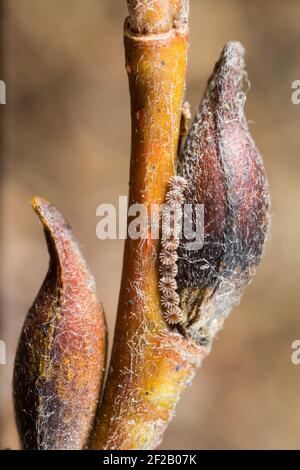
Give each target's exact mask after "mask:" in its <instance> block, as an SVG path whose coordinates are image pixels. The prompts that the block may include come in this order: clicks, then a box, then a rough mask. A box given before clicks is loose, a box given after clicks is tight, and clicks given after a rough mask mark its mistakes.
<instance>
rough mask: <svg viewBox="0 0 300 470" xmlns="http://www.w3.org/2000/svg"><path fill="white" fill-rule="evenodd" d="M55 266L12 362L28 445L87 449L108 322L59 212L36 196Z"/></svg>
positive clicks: (20, 421)
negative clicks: (86, 444)
mask: <svg viewBox="0 0 300 470" xmlns="http://www.w3.org/2000/svg"><path fill="white" fill-rule="evenodd" d="M32 205H33V208H34V210H35V211H36V213H37V214H38V216H39V218H40V220H41V222H42V224H43V226H44V232H45V237H46V241H47V245H48V250H49V255H50V264H49V270H48V273H47V276H46V278H45V280H44V283H43V285H42V287H41V289H40V291H39V293H38V295H37V298H36V299H35V301H34V303H33V305H32V307H31V309H30V310H29V313H28V315H27V317H26V319H25V323H24V326H23V330H22V334H21V338H20V341H19V346H18V350H17V355H16V360H15V367H14V403H15V413H16V419H17V426H18V430H19V434H20V439H21V442H22V447H23V448H24V449H44V450H52V449H60V450H67V449H82V448H83V447H84V445H85V443H86V440H87V438H88V435H89V432H90V430H91V426H92V422H93V419H94V415H95V411H96V406H97V402H98V399H99V394H100V389H101V384H102V380H103V372H104V366H105V355H106V325H105V319H104V314H103V311H102V307H101V305H100V304H99V303H98V300H97V298H96V293H95V283H94V279H93V277H92V275H91V274H90V273H89V271H88V268H87V266H86V263H85V261H84V259H83V257H82V255H81V253H80V251H79V248H78V245H77V243H76V241H75V240H74V238H73V234H72V232H71V229H70V227H69V226H68V224H67V222H66V220H65V219H64V217H63V216H62V215H61V214H60V212H59V211H58V210H57V209H56V208H55V207H54V206H52V205H51V204H50V203H49V202H47V201H45V200H43V199H40V198H34V199H33V201H32Z"/></svg>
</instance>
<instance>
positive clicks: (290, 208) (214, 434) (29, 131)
mask: <svg viewBox="0 0 300 470" xmlns="http://www.w3.org/2000/svg"><path fill="white" fill-rule="evenodd" d="M2 6H3V12H2V20H1V24H2V28H3V29H2V51H3V53H2V71H1V73H2V76H1V77H0V79H5V81H6V84H7V104H6V106H5V109H4V107H2V109H1V127H2V168H1V173H2V200H1V202H2V215H1V219H2V220H1V236H2V244H1V296H2V304H1V333H0V338H1V339H2V340H5V342H6V345H7V365H5V366H3V365H0V374H1V384H0V386H1V396H0V399H1V400H0V413H1V432H0V435H1V444H0V445H1V447H7V446H8V447H12V448H17V446H18V443H17V436H16V431H15V426H14V419H13V409H12V403H11V375H12V367H13V360H14V354H15V348H16V342H17V340H18V336H19V333H20V329H21V326H22V322H23V320H24V316H25V314H26V312H27V310H28V308H29V306H30V304H31V303H32V301H33V299H34V297H35V295H36V293H37V290H38V289H39V287H40V285H41V282H42V280H43V277H44V275H45V273H46V270H47V263H48V255H47V250H46V245H45V242H44V239H43V234H42V230H41V225H40V224H39V222H38V221H37V218H36V216H35V215H34V214H33V212H32V210H31V208H30V206H29V200H30V198H31V196H32V195H35V194H39V195H41V196H44V197H46V198H47V199H49V200H51V201H52V202H53V203H54V204H56V205H57V206H58V207H60V208H61V209H62V211H63V212H64V214H65V215H66V216H67V218H68V219H69V220H70V221H71V223H72V226H73V229H74V232H75V234H76V236H77V238H78V240H79V241H80V243H81V248H82V251H83V252H84V254H85V255H86V257H87V259H88V262H89V264H90V267H91V269H92V271H93V273H94V275H95V277H96V280H97V286H98V292H99V296H100V298H101V300H102V302H103V304H104V306H105V310H106V315H107V317H108V323H109V328H110V339H112V332H113V325H114V320H115V314H116V306H117V299H118V290H119V282H120V274H121V262H122V250H123V242H121V241H104V242H103V241H102V242H101V241H99V240H98V239H97V238H96V233H95V229H96V223H97V218H96V214H95V211H96V207H97V205H98V204H100V203H101V202H111V203H117V201H118V196H119V195H121V194H127V182H128V168H129V150H130V149H129V143H130V121H129V97H128V90H127V77H126V73H125V70H124V66H123V63H124V57H123V55H124V54H123V46H122V26H123V19H124V17H125V15H126V2H125V0H43V1H40V0H22V1H21V2H20V1H19V2H16V1H13V0H4V1H2ZM299 22H300V2H299V1H298V0H287V1H283V0H280V1H279V0H265V1H264V2H262V1H260V0H252V1H251V2H249V1H246V0H244V1H241V0H239V1H238V0H236V1H234V0H191V40H190V43H191V47H190V51H189V69H188V88H187V98H188V99H189V101H190V102H191V104H192V107H193V110H195V108H196V106H197V104H198V102H199V100H200V97H201V94H202V92H203V89H204V85H205V82H206V80H207V78H208V76H209V74H210V73H211V71H212V67H213V65H214V63H215V61H216V60H217V58H218V55H219V53H220V51H221V49H222V47H223V45H224V43H225V42H226V41H228V40H231V39H238V40H240V41H241V42H242V43H243V44H244V45H245V47H246V50H247V56H246V60H247V68H248V72H249V77H250V80H251V85H252V86H251V90H250V92H249V94H248V101H247V108H246V109H247V116H248V119H249V120H251V122H252V124H251V129H252V133H253V135H254V138H255V140H256V142H257V145H258V147H259V148H260V150H261V152H262V154H263V155H264V158H265V164H266V168H267V171H268V175H269V179H270V185H271V191H272V200H273V209H272V212H273V228H272V239H271V242H270V243H269V245H268V250H267V253H266V256H265V260H264V262H263V264H262V266H261V268H260V269H259V272H258V274H257V276H256V278H255V281H254V283H253V284H252V286H251V287H250V288H248V290H247V292H246V294H245V296H244V298H243V301H242V303H241V305H240V306H239V307H238V308H236V309H235V311H234V312H233V313H232V315H231V316H230V318H229V320H228V321H227V324H226V327H225V330H224V331H223V332H222V333H221V334H220V335H219V338H218V340H217V341H216V342H215V345H214V348H213V352H212V354H211V356H210V357H209V358H208V359H207V360H206V361H205V363H204V366H203V367H202V369H201V370H200V371H199V373H198V375H197V377H196V379H195V381H194V383H193V385H192V387H190V388H189V389H188V390H187V391H186V392H185V394H184V396H183V398H182V400H181V402H180V404H179V406H178V409H177V413H176V417H175V419H174V420H173V422H172V424H171V425H170V427H169V429H168V431H167V433H166V435H165V439H164V442H163V445H162V448H163V449H167V448H168V449H193V448H194V449H215V448H225V449H228V448H234V449H245V448H297V447H300V443H299V440H300V416H299V409H300V365H299V366H295V365H293V364H292V363H291V359H290V357H291V353H292V349H291V343H292V341H293V340H295V339H300V315H299V293H300V288H299V273H300V250H299V248H298V240H299V235H298V231H299V228H300V222H299V220H300V218H299V216H300V214H299V202H300V198H299V193H300V188H299V169H300V159H299V149H300V135H299V125H300V105H299V106H295V105H293V104H292V103H291V83H292V81H293V80H296V79H298V80H299V79H300V61H299V47H300V28H299Z"/></svg>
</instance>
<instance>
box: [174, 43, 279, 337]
mask: <svg viewBox="0 0 300 470" xmlns="http://www.w3.org/2000/svg"><path fill="white" fill-rule="evenodd" d="M243 57H244V50H243V47H242V46H241V45H240V44H239V43H236V42H232V43H228V44H227V45H226V46H225V48H224V50H223V52H222V55H221V58H220V60H219V61H218V62H217V64H216V66H215V69H214V72H213V74H212V76H211V78H210V79H209V81H208V85H207V89H206V92H205V95H204V98H203V101H202V104H201V106H200V108H199V110H198V113H197V115H196V117H195V119H194V122H193V125H192V127H191V130H190V132H189V134H188V136H187V139H186V142H185V145H184V148H183V151H182V155H181V158H180V161H179V164H178V175H179V176H180V177H181V178H184V180H185V181H186V188H184V185H183V189H182V191H183V199H184V203H185V204H191V205H193V206H195V205H196V204H203V205H204V245H203V247H202V248H201V249H199V250H194V251H192V250H190V249H189V248H188V247H189V244H190V240H187V239H185V238H184V233H183V238H182V239H181V241H180V244H179V247H178V248H177V251H176V253H177V255H178V260H177V267H178V274H177V276H176V281H177V286H178V287H177V292H178V293H179V295H180V308H181V310H182V311H183V312H184V315H183V317H184V318H186V320H185V322H184V323H181V324H180V326H181V328H182V329H183V331H184V332H185V333H186V334H187V335H188V336H189V337H190V338H192V339H193V340H194V341H195V342H196V343H198V344H202V345H205V344H209V343H210V341H211V339H212V338H213V337H214V335H215V334H216V332H217V331H218V330H219V329H220V328H221V327H222V325H223V322H224V319H225V318H226V316H227V315H228V314H229V312H230V310H231V308H232V307H233V305H234V304H236V303H237V302H238V301H239V300H240V297H241V295H242V293H243V290H244V288H245V287H246V286H247V285H248V283H249V282H250V280H251V278H252V276H253V275H254V272H255V268H256V266H257V265H258V264H259V262H260V259H261V257H262V254H263V250H264V246H265V242H266V239H267V236H268V231H269V206H270V198H269V189H268V182H267V178H266V175H265V170H264V167H263V163H262V159H261V156H260V154H259V152H258V150H257V148H256V146H255V144H254V142H253V140H252V137H251V135H250V133H249V129H248V125H247V122H246V119H245V115H244V103H245V100H246V96H245V93H244V91H243V82H244V79H245V78H246V73H245V70H244V58H243ZM166 198H168V195H167V196H166ZM194 216H195V214H193V217H194ZM193 222H194V221H193Z"/></svg>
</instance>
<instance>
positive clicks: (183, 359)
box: [91, 29, 208, 449]
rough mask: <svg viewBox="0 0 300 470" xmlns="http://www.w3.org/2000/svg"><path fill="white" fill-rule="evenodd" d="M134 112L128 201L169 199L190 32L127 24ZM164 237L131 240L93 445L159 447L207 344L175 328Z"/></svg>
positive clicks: (127, 247) (105, 446) (99, 447)
mask: <svg viewBox="0 0 300 470" xmlns="http://www.w3.org/2000/svg"><path fill="white" fill-rule="evenodd" d="M125 50H126V68H127V72H128V76H129V86H130V96H131V116H132V153H131V169H130V195H129V204H135V203H140V204H143V205H144V206H145V207H146V208H147V210H148V214H150V210H151V205H152V204H161V203H163V200H164V196H165V192H166V187H167V182H168V180H169V178H170V177H171V176H172V175H173V174H174V172H175V159H176V152H177V146H178V137H179V127H180V114H181V105H182V98H183V92H184V83H185V71H186V55H187V32H186V31H185V33H183V32H182V31H180V32H179V31H178V30H176V29H171V30H170V31H168V32H166V33H160V34H152V35H145V36H140V35H135V34H134V33H132V31H131V30H128V29H127V30H125ZM158 249H159V242H158V240H154V239H153V238H151V236H150V234H149V237H148V239H147V240H141V239H139V240H133V239H131V238H128V240H127V241H126V244H125V254H124V264H123V277H122V285H121V293H120V299H119V308H118V316H117V324H116V330H115V339H114V345H113V352H112V359H111V367H110V372H109V376H108V381H107V385H106V389H105V393H104V399H103V403H102V408H101V410H100V412H99V415H98V419H97V422H96V426H95V429H94V433H93V435H92V438H91V448H94V449H153V448H155V447H156V446H157V445H158V444H159V442H160V440H161V437H162V434H163V432H164V430H165V428H166V426H167V424H168V422H169V420H170V419H171V417H172V415H173V412H174V408H175V405H176V403H177V401H178V399H179V396H180V393H181V391H182V390H183V389H184V388H185V386H186V384H187V383H188V382H190V380H191V378H192V376H193V372H194V369H195V368H196V367H197V366H198V365H199V362H200V361H201V359H202V357H203V356H205V355H206V354H207V352H208V351H207V349H205V348H198V347H196V346H195V345H193V344H192V343H190V342H189V341H188V340H186V339H185V338H184V337H183V336H182V335H181V334H179V333H178V332H176V331H172V330H170V329H169V328H168V327H167V326H166V324H165V322H164V320H163V316H162V311H161V305H160V300H159V293H158V269H157V258H158Z"/></svg>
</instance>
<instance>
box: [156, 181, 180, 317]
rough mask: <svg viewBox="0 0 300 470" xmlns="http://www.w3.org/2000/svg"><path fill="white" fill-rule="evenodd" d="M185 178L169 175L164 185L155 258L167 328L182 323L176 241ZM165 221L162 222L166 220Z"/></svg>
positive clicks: (177, 241) (178, 234) (178, 239)
mask: <svg viewBox="0 0 300 470" xmlns="http://www.w3.org/2000/svg"><path fill="white" fill-rule="evenodd" d="M186 188H187V181H186V179H184V178H182V177H181V176H173V177H172V178H171V179H170V181H169V185H168V191H167V193H166V197H165V208H164V212H163V223H162V238H161V251H160V255H159V274H160V280H159V285H158V288H159V291H160V301H161V305H162V308H163V314H164V318H165V321H166V322H167V323H168V324H170V325H176V324H183V323H184V314H183V312H182V309H181V308H180V296H179V294H178V292H177V282H176V276H177V273H178V267H177V260H178V254H177V248H178V246H179V242H180V234H181V225H182V223H181V221H182V205H183V204H184V191H185V189H186ZM165 216H167V222H168V223H166V217H165Z"/></svg>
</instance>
